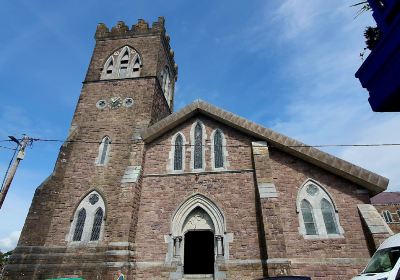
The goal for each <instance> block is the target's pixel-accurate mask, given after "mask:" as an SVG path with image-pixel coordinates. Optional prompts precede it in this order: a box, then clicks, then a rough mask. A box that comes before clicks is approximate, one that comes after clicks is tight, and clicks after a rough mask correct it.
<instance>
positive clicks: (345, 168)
mask: <svg viewBox="0 0 400 280" xmlns="http://www.w3.org/2000/svg"><path fill="white" fill-rule="evenodd" d="M199 113H200V114H204V115H206V116H208V117H210V118H213V119H215V120H217V121H220V122H221V123H223V124H226V125H228V126H230V127H233V128H235V129H237V130H239V131H241V132H243V133H246V134H248V135H251V136H253V137H256V138H260V139H264V140H266V141H268V143H269V144H270V145H272V146H273V147H274V148H278V149H280V150H282V151H285V152H287V153H289V154H291V155H293V156H296V157H298V158H301V159H303V160H305V161H307V162H309V163H311V164H314V165H316V166H319V167H321V168H323V169H325V170H327V171H329V172H332V173H333V174H336V175H338V176H340V177H343V178H345V179H348V180H350V181H351V182H353V183H356V184H358V185H360V186H363V187H364V188H367V189H368V190H369V191H370V192H371V194H377V193H380V192H382V191H384V190H386V188H387V185H388V183H389V180H388V179H387V178H385V177H383V176H380V175H378V174H376V173H373V172H371V171H368V170H366V169H364V168H362V167H359V166H356V165H354V164H352V163H350V162H347V161H345V160H342V159H339V158H337V157H335V156H332V155H330V154H328V153H325V152H323V151H320V150H318V149H316V148H314V147H310V146H307V145H306V144H304V143H302V142H300V141H297V140H294V139H292V138H289V137H287V136H285V135H283V134H280V133H277V132H275V131H273V130H271V129H269V128H265V127H263V126H261V125H258V124H256V123H254V122H251V121H249V120H246V119H244V118H242V117H239V116H237V115H235V114H233V113H231V112H228V111H225V110H222V109H220V108H218V107H216V106H213V105H211V104H209V103H207V102H204V101H201V100H196V101H194V102H192V103H191V104H189V105H187V106H186V107H184V108H183V109H181V110H180V111H178V112H175V113H173V114H171V115H169V116H168V117H166V118H164V119H162V120H160V121H159V122H157V123H156V124H154V125H152V126H151V127H149V128H147V129H146V130H145V131H144V132H143V133H142V138H143V139H144V141H145V142H146V143H150V142H151V141H153V140H155V139H156V138H157V137H159V136H160V135H162V134H164V133H165V132H167V131H169V130H170V129H172V128H173V127H175V126H177V125H178V124H181V123H183V122H184V121H186V120H188V119H189V118H191V117H193V116H195V115H197V114H199ZM302 146H304V147H302Z"/></svg>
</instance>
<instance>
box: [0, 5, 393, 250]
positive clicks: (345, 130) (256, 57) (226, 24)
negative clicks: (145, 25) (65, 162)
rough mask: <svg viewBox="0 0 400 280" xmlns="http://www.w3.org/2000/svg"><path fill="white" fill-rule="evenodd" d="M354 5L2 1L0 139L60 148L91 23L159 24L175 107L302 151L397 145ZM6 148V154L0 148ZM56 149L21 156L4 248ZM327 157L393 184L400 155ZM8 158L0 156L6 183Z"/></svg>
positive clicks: (0, 215)
mask: <svg viewBox="0 0 400 280" xmlns="http://www.w3.org/2000/svg"><path fill="white" fill-rule="evenodd" d="M353 2H357V1H351V0H328V1H327V0H307V1H304V0H271V1H261V0H260V1H256V0H254V1H253V0H252V1H228V0H220V1H211V0H209V1H189V0H179V1H161V0H156V1H151V3H150V1H144V0H140V1H124V0H119V1H99V0H96V1H95V0H88V1H77V0H70V1H50V0H48V1H44V0H39V1H29V0H28V1H17V0H12V1H11V0H9V1H3V2H2V8H1V10H0V24H1V26H2V43H1V44H0V53H1V56H0V94H1V97H2V102H1V103H0V124H1V125H0V140H1V139H6V138H7V136H8V135H15V136H18V137H20V136H21V134H22V133H26V134H28V135H29V136H32V137H38V138H48V139H65V137H66V134H67V131H68V128H69V125H70V122H71V119H72V115H73V112H74V109H75V106H76V102H77V100H78V97H79V94H80V89H81V82H82V81H83V79H84V76H85V73H86V70H87V66H88V63H89V60H90V56H91V53H92V50H93V46H94V43H95V41H94V39H93V36H94V32H95V29H96V24H97V23H99V22H104V23H106V24H107V26H109V27H111V26H113V25H115V23H116V22H117V21H118V20H123V21H125V23H126V24H127V25H128V26H131V25H132V24H134V23H136V22H137V19H139V18H143V19H145V20H147V21H149V22H152V21H156V20H157V17H158V16H161V15H162V16H165V18H166V26H167V32H168V33H169V34H170V36H171V45H172V48H173V49H174V51H175V58H176V62H177V64H178V65H179V78H178V83H177V88H176V94H175V96H176V99H175V104H176V108H175V109H176V110H177V109H179V108H182V107H183V106H184V105H186V104H188V103H190V102H191V101H192V100H194V99H197V98H201V99H203V100H206V101H208V102H211V103H213V104H215V105H217V106H220V107H222V108H224V109H227V110H229V111H232V112H234V113H236V114H239V115H241V116H243V117H246V118H248V119H250V120H253V121H255V122H257V123H260V124H262V125H264V126H267V127H270V128H272V129H275V130H277V131H279V132H281V133H284V134H286V135H288V136H291V137H293V138H296V139H298V140H301V141H303V142H305V143H307V144H337V143H341V144H342V143H346V144H348V143H352V144H362V143H398V142H400V129H398V126H399V123H400V115H399V114H397V113H384V114H381V113H373V112H371V109H370V107H369V104H368V101H367V98H368V94H367V92H366V91H365V90H364V89H362V88H361V86H360V84H359V82H358V80H356V79H355V78H354V73H355V72H356V70H357V69H358V67H359V66H360V64H361V60H360V58H359V53H360V52H361V51H362V49H363V47H364V38H363V36H362V33H363V29H364V27H365V26H366V25H372V24H373V22H372V17H371V15H370V14H364V15H362V16H360V17H358V18H357V19H354V16H355V14H356V9H355V8H350V7H349V6H350V5H351V4H353ZM0 144H2V145H3V146H12V145H11V144H8V143H0ZM59 147H60V144H59V143H34V145H33V147H32V148H28V150H27V154H26V158H25V159H24V160H23V162H22V163H21V165H20V168H19V170H18V172H17V174H16V177H15V180H14V182H13V185H12V187H11V189H10V191H9V194H8V197H7V199H6V201H5V204H4V206H3V208H2V209H1V210H0V250H9V249H12V248H13V247H14V246H15V244H16V241H17V240H18V236H19V232H20V230H21V229H22V226H23V223H24V220H25V217H26V215H27V212H28V209H29V206H30V203H31V200H32V197H33V194H34V191H35V188H36V187H37V186H38V185H39V184H40V183H41V182H42V181H43V180H44V179H45V178H46V177H47V176H48V175H49V174H50V173H51V171H52V169H53V166H54V163H55V160H56V157H57V153H58V149H59ZM325 151H327V152H330V153H333V154H335V155H336V156H339V157H341V158H344V159H346V160H349V161H351V162H353V163H355V164H358V165H360V166H362V167H365V168H367V169H370V170H372V171H375V172H378V173H380V174H381V175H384V176H386V177H388V178H390V180H391V182H390V187H389V190H391V191H399V190H400V174H399V172H398V170H397V169H398V158H399V156H400V147H377V148H373V147H369V148H350V147H348V148H330V149H325ZM10 157H11V151H10V150H7V149H3V148H0V175H1V176H3V175H4V172H5V170H6V167H7V165H8V161H9V160H10Z"/></svg>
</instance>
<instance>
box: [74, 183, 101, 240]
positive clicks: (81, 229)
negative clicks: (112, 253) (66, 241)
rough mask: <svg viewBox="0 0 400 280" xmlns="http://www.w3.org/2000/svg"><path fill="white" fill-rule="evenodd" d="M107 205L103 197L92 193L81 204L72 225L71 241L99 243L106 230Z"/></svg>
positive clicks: (94, 192)
mask: <svg viewBox="0 0 400 280" xmlns="http://www.w3.org/2000/svg"><path fill="white" fill-rule="evenodd" d="M104 216H105V204H104V201H103V198H102V197H101V195H100V194H99V193H98V192H96V191H92V192H91V193H89V194H88V195H86V196H85V197H84V198H83V199H82V200H81V202H80V203H79V205H78V207H77V209H76V211H75V214H74V218H73V220H72V224H71V230H70V236H71V237H70V241H71V242H74V243H77V242H79V243H87V242H94V241H99V240H100V239H101V236H102V231H103V229H104V219H105V218H104Z"/></svg>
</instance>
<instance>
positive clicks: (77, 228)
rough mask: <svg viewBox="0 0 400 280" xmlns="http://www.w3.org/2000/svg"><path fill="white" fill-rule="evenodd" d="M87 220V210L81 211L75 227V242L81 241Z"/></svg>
mask: <svg viewBox="0 0 400 280" xmlns="http://www.w3.org/2000/svg"><path fill="white" fill-rule="evenodd" d="M85 220H86V210H85V208H82V209H81V210H79V213H78V220H77V221H76V225H75V231H74V237H73V238H72V240H73V241H81V239H82V233H83V228H84V226H85Z"/></svg>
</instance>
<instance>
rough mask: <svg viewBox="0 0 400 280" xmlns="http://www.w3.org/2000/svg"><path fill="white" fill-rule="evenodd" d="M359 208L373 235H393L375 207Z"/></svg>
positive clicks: (364, 206) (359, 205)
mask: <svg viewBox="0 0 400 280" xmlns="http://www.w3.org/2000/svg"><path fill="white" fill-rule="evenodd" d="M357 207H358V211H359V212H360V214H361V217H362V219H363V220H364V222H365V223H366V225H367V227H368V230H369V231H370V233H371V234H378V233H384V234H390V235H393V231H392V230H391V229H390V228H389V226H388V225H387V224H386V222H385V220H384V219H383V218H382V216H381V215H380V214H379V212H378V211H377V210H376V208H375V207H374V206H373V205H371V204H358V205H357Z"/></svg>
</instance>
